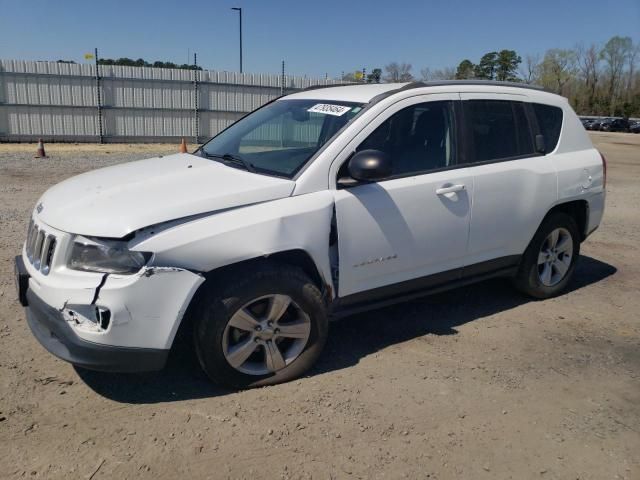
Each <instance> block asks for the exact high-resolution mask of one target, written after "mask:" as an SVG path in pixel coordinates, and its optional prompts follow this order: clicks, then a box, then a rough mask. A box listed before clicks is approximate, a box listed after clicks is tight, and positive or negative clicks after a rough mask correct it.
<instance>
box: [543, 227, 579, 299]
mask: <svg viewBox="0 0 640 480" xmlns="http://www.w3.org/2000/svg"><path fill="white" fill-rule="evenodd" d="M572 258H573V238H571V234H570V233H569V231H568V230H567V229H565V228H556V229H555V230H553V231H552V232H551V233H550V234H549V235H548V236H547V238H545V240H544V242H542V246H541V247H540V252H539V253H538V278H539V279H540V282H541V283H542V284H543V285H545V286H547V287H553V286H554V285H557V284H558V283H560V282H561V281H562V279H563V278H564V277H565V276H566V275H567V272H568V271H569V267H570V266H571V259H572Z"/></svg>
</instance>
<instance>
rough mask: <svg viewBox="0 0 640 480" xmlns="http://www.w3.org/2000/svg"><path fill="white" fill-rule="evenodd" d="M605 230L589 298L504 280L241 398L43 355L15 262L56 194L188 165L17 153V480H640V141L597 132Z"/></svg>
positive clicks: (588, 249) (13, 201)
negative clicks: (517, 288)
mask: <svg viewBox="0 0 640 480" xmlns="http://www.w3.org/2000/svg"><path fill="white" fill-rule="evenodd" d="M592 138H593V140H594V142H595V143H596V144H597V146H598V147H599V148H600V149H601V150H602V151H603V152H604V153H605V155H606V156H607V158H608V160H609V177H608V185H607V189H608V198H607V210H606V213H605V218H604V222H603V224H602V225H601V227H600V229H599V230H598V231H597V232H596V233H595V234H594V235H593V236H592V237H591V238H589V239H588V241H587V242H586V243H585V244H584V245H583V250H582V254H583V256H582V258H581V260H580V263H579V266H578V269H577V272H576V276H575V279H574V281H573V283H572V284H571V286H570V291H569V292H568V293H566V294H565V295H562V296H561V297H559V298H556V299H553V300H546V301H537V302H536V301H531V300H528V299H526V298H523V297H522V296H520V295H518V294H517V293H515V292H514V291H513V290H512V289H511V287H510V285H509V283H508V282H506V281H501V280H496V281H490V282H486V283H483V284H478V285H475V286H471V287H465V288H463V289H459V290H456V291H452V292H449V293H446V294H440V295H437V296H432V297H429V298H426V299H423V300H420V301H414V302H411V303H407V304H403V305H397V306H394V307H389V308H386V309H382V310H378V311H374V312H370V313H366V314H361V315H357V316H353V317H350V318H347V319H345V320H342V321H340V322H337V323H333V324H332V325H331V332H330V338H329V342H328V345H327V348H326V351H325V354H324V355H323V357H322V359H321V361H320V362H319V364H318V365H317V367H316V368H315V369H314V370H313V371H311V372H310V373H309V375H308V376H307V377H306V378H303V379H301V380H298V381H295V382H292V383H289V384H285V385H279V386H275V387H267V388H263V389H257V390H251V391H244V392H229V391H225V390H221V389H219V388H217V387H215V386H213V385H211V384H210V383H209V382H208V381H207V380H206V379H205V378H204V376H203V374H202V373H201V372H200V371H199V370H198V367H197V366H196V364H195V363H194V360H193V358H192V356H190V355H189V352H188V349H187V348H186V347H183V348H182V349H179V352H178V353H177V354H176V355H173V356H172V357H171V359H170V362H169V365H168V367H167V368H166V370H164V371H162V372H159V373H154V374H145V375H116V374H100V373H92V372H86V371H81V370H75V369H74V368H73V367H72V366H70V365H68V364H67V363H65V362H62V361H59V360H57V359H55V358H54V357H53V356H51V355H50V354H48V353H47V352H45V350H44V349H43V348H42V347H40V345H38V344H37V342H36V340H35V339H34V338H33V337H32V335H31V333H30V332H29V329H28V326H27V325H26V322H25V320H24V312H23V310H22V308H21V307H20V306H19V305H18V303H17V301H16V300H15V292H14V285H13V279H12V268H13V266H12V258H13V256H14V255H16V254H17V253H18V252H19V249H20V245H21V242H22V241H23V237H24V235H25V229H26V224H27V218H28V214H29V212H30V210H31V208H32V207H33V205H34V203H35V201H36V200H37V198H38V196H39V195H40V194H41V193H42V192H43V191H44V190H45V189H46V188H47V187H48V186H50V185H52V184H54V183H56V182H59V181H60V180H62V179H64V178H66V177H68V176H70V175H74V174H77V173H80V172H82V171H85V170H89V169H93V168H96V167H98V166H104V165H108V164H113V163H117V162H121V161H128V160H132V159H135V158H144V157H146V156H150V155H152V154H159V153H169V152H174V151H176V149H177V146H176V145H150V146H149V145H148V146H139V145H134V146H114V145H105V146H101V147H96V146H87V145H62V146H56V145H48V146H47V147H48V152H49V154H50V156H51V158H49V159H46V160H42V159H37V160H36V159H34V158H33V152H35V147H34V146H33V145H29V146H16V145H0V232H1V233H0V458H1V459H2V460H1V461H0V477H2V478H22V477H26V478H89V479H91V478H92V479H99V478H121V479H124V478H153V479H173V478H190V477H194V478H195V477H197V478H216V479H217V478H251V479H253V478H324V479H331V478H333V479H338V478H339V479H342V478H420V479H427V478H428V479H434V478H436V479H449V478H465V479H503V478H513V479H528V478H545V479H551V478H557V479H598V480H600V479H618V478H624V479H638V478H640V313H639V312H640V294H639V293H640V289H639V287H638V281H639V280H640V249H638V246H639V245H640V211H639V206H640V135H631V134H606V133H599V132H596V133H594V134H593V135H592Z"/></svg>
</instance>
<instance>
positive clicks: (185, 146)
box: [180, 137, 187, 153]
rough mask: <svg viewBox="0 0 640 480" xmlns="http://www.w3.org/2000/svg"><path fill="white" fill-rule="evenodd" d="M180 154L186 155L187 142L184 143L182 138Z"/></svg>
mask: <svg viewBox="0 0 640 480" xmlns="http://www.w3.org/2000/svg"><path fill="white" fill-rule="evenodd" d="M180 153H187V142H185V141H184V137H182V143H181V144H180Z"/></svg>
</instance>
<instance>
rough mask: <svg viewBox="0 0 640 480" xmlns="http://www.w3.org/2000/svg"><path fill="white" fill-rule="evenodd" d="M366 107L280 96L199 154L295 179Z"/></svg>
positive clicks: (237, 123) (213, 141) (252, 169)
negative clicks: (323, 147) (280, 97)
mask: <svg viewBox="0 0 640 480" xmlns="http://www.w3.org/2000/svg"><path fill="white" fill-rule="evenodd" d="M362 108H363V105H362V104H358V103H350V102H336V101H329V100H322V101H321V100H278V101H275V102H272V103H270V104H268V105H266V106H264V107H263V108H260V109H258V110H256V111H254V112H253V113H250V114H249V115H247V116H246V117H244V118H242V119H240V120H238V121H237V122H236V123H234V124H233V125H231V126H230V127H229V128H227V129H226V130H224V131H222V132H221V133H220V134H219V135H217V136H215V137H213V138H212V139H211V140H210V141H209V142H208V143H206V144H205V145H203V146H202V147H201V149H200V154H201V155H202V156H204V157H209V158H212V159H214V160H218V161H221V162H223V163H229V164H233V165H234V166H238V167H240V168H246V169H247V170H250V171H253V172H257V173H267V174H273V175H278V176H284V177H288V178H291V177H293V176H294V175H295V174H296V173H297V172H298V171H299V170H300V169H301V168H302V167H303V166H304V164H305V163H306V162H307V161H308V160H309V159H310V158H311V157H312V156H313V155H314V154H315V153H316V152H317V151H318V150H319V149H320V148H321V147H322V146H323V145H324V144H325V143H327V142H328V141H329V140H330V139H331V137H333V136H334V135H335V134H336V133H337V132H338V130H340V129H341V128H342V127H343V126H345V125H346V124H347V123H348V122H349V121H350V120H351V119H353V118H354V117H355V116H356V115H357V114H358V113H359V112H360V111H361V110H362Z"/></svg>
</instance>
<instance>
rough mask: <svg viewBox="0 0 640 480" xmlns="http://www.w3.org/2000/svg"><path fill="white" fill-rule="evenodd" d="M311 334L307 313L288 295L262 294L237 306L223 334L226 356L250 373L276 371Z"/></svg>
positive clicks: (290, 358) (262, 373)
mask: <svg viewBox="0 0 640 480" xmlns="http://www.w3.org/2000/svg"><path fill="white" fill-rule="evenodd" d="M310 334H311V320H310V319H309V316H308V315H307V314H306V313H305V312H304V311H303V310H302V309H301V308H300V307H299V306H298V304H297V303H295V302H294V301H293V299H292V298H291V297H289V296H288V295H280V294H272V295H265V296H262V297H259V298H256V299H254V300H251V301H250V302H247V303H246V304H245V305H243V306H242V307H241V308H239V309H238V310H237V311H236V312H235V313H234V314H233V315H232V316H231V318H230V319H229V322H228V323H227V325H226V327H225V330H224V333H223V336H222V349H223V353H224V356H225V359H226V360H227V362H228V363H229V365H231V366H232V367H233V368H235V369H236V370H238V371H240V372H242V373H246V374H249V375H267V374H269V373H275V372H278V371H280V370H282V369H283V368H285V367H286V366H287V365H290V364H291V363H292V362H293V361H295V360H296V358H298V357H299V356H300V354H301V353H302V351H303V350H304V347H305V345H306V344H307V341H308V340H309V335H310Z"/></svg>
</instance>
